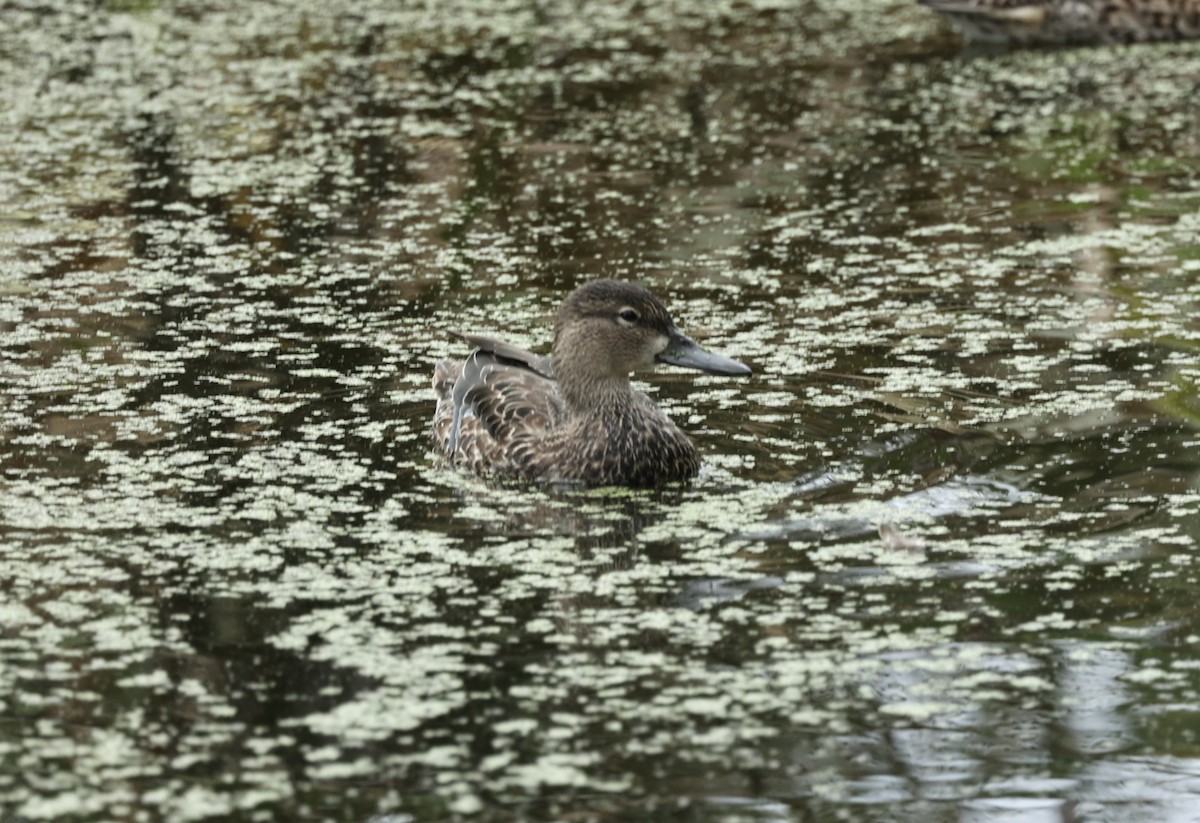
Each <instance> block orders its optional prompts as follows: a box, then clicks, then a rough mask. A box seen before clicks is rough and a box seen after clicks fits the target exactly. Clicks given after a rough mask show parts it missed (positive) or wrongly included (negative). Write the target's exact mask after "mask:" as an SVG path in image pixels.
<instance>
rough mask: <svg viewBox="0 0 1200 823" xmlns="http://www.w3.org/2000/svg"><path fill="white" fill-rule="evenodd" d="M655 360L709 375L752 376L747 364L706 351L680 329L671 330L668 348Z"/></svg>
mask: <svg viewBox="0 0 1200 823" xmlns="http://www.w3.org/2000/svg"><path fill="white" fill-rule="evenodd" d="M655 359H656V360H657V361H658V362H659V363H669V364H671V365H672V366H683V367H684V368H685V369H699V370H700V371H702V372H706V373H708V374H727V375H744V374H750V367H749V366H747V365H746V364H744V363H739V362H738V361H736V360H734V359H732V358H729V357H723V356H722V355H719V354H713V353H712V352H708V351H705V350H704V349H702V348H700V346H699V345H697V344H696V341H695V340H693V339H692V338H690V337H688V336H686V335H685V334H683V333H682V332H680V331H679V329H671V337H670V338H669V342H668V343H667V347H666V348H665V349H663V350H662V351H661V352H659V353H658V356H657V357H656V358H655Z"/></svg>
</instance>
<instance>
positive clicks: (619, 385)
mask: <svg viewBox="0 0 1200 823" xmlns="http://www.w3.org/2000/svg"><path fill="white" fill-rule="evenodd" d="M554 376H555V377H556V378H557V379H558V386H559V389H560V390H561V391H562V395H563V399H564V400H566V401H567V406H568V407H569V408H570V409H571V411H572V412H574V413H575V414H581V415H591V414H596V415H608V414H613V413H618V412H620V411H621V410H623V409H625V408H627V407H628V406H629V405H630V404H631V403H633V401H634V395H633V389H632V388H631V387H630V385H629V377H628V376H627V375H616V376H612V375H607V376H597V375H596V374H594V373H593V374H584V373H581V371H580V370H577V369H573V368H571V364H570V362H569V361H568V362H565V363H563V362H561V361H558V360H556V361H555V363H554Z"/></svg>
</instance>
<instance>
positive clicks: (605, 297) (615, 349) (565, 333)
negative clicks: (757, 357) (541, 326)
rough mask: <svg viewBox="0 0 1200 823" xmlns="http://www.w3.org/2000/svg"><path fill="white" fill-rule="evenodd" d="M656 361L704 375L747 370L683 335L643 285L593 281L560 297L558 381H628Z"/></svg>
mask: <svg viewBox="0 0 1200 823" xmlns="http://www.w3.org/2000/svg"><path fill="white" fill-rule="evenodd" d="M658 363H669V364H671V365H673V366H682V367H684V368H687V369H698V370H699V371H703V372H706V373H708V374H723V375H747V374H750V369H749V368H748V367H747V366H745V365H744V364H742V363H739V362H738V361H736V360H732V359H730V358H728V357H724V356H722V355H719V354H713V353H712V352H708V351H705V350H704V349H702V348H700V346H699V345H697V344H696V341H694V340H692V339H691V338H690V337H687V336H686V335H684V334H683V332H681V331H680V330H679V329H678V328H676V327H675V323H674V321H672V320H671V315H670V313H668V312H667V310H666V307H664V306H663V304H662V303H661V302H659V300H658V298H657V297H655V296H654V295H653V294H651V293H650V292H649V291H648V290H647V289H645V288H643V287H642V286H639V285H636V284H634V283H623V282H620V281H618V280H594V281H592V282H590V283H586V284H584V285H582V286H580V287H579V288H577V289H575V291H573V292H571V293H570V294H569V295H568V296H567V299H566V300H564V301H563V304H562V306H561V307H560V308H559V310H558V321H557V323H556V324H555V328H554V369H555V373H556V374H557V375H558V378H559V381H560V382H563V381H564V378H566V381H567V382H578V383H581V384H585V385H586V383H595V384H601V383H603V382H605V381H608V380H618V381H627V380H628V379H629V373H630V372H633V371H637V370H640V369H651V368H654V366H655V365H656V364H658ZM564 389H568V387H567V386H566V385H564ZM584 390H586V389H584Z"/></svg>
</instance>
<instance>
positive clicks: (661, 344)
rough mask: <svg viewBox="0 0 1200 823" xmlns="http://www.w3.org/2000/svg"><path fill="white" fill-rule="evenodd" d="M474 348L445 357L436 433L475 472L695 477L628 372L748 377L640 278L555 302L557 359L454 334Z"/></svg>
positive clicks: (680, 443) (682, 449)
mask: <svg viewBox="0 0 1200 823" xmlns="http://www.w3.org/2000/svg"><path fill="white" fill-rule="evenodd" d="M455 334H456V336H458V337H461V338H462V339H464V340H466V341H467V342H469V343H471V344H472V345H474V346H475V347H476V349H475V351H473V352H472V353H471V355H470V356H469V357H467V359H466V361H465V362H463V363H447V362H444V361H443V362H441V363H438V364H437V366H436V367H435V369H434V376H433V388H434V392H435V394H436V395H437V409H436V411H435V412H434V419H433V436H434V440H435V442H436V443H437V445H438V447H439V448H440V449H441V451H442V453H444V454H445V455H446V456H447V457H448V458H449V459H450V461H451V462H452V463H454V464H455V465H460V466H466V467H468V468H470V469H471V470H472V471H474V472H476V473H478V474H491V475H499V476H505V477H515V478H520V479H524V480H532V481H550V482H570V483H580V484H584V485H588V486H654V485H659V484H662V483H669V482H672V481H677V480H686V479H688V478H691V477H693V476H695V474H696V472H697V471H699V469H700V455H699V454H698V453H697V451H696V447H695V446H694V445H693V444H692V442H691V440H689V439H688V436H687V435H686V434H684V433H683V431H682V430H681V429H680V428H679V427H678V426H676V425H675V423H673V422H672V421H671V419H670V418H669V417H667V416H666V414H664V413H663V411H662V410H661V409H659V408H658V406H656V405H655V404H654V402H653V401H651V400H650V398H649V397H647V396H646V395H645V394H643V393H642V392H638V391H634V390H633V388H632V387H631V386H630V384H629V374H630V372H632V371H635V370H637V369H643V368H651V367H653V366H654V365H655V364H656V363H670V364H673V365H678V366H684V367H685V368H694V369H699V370H701V371H706V372H709V373H711V374H749V373H750V370H749V369H748V368H746V367H745V366H743V365H742V364H741V363H738V362H737V361H734V360H729V359H728V358H725V357H721V356H719V355H715V354H712V353H709V352H706V351H704V350H702V349H701V348H700V347H699V346H697V345H696V344H695V343H694V342H693V341H692V340H690V339H689V338H687V337H685V336H683V335H682V334H681V333H680V332H679V330H678V329H677V328H675V324H674V323H673V322H672V320H671V316H670V315H669V314H668V313H667V310H666V309H665V308H664V307H663V305H662V303H660V302H659V301H658V299H657V298H656V297H654V295H653V294H651V293H650V292H649V291H647V290H646V289H644V288H642V287H641V286H637V285H634V284H631V283H620V282H617V281H613V280H597V281H594V282H592V283H588V284H586V285H584V286H581V287H580V288H578V289H576V290H575V291H574V292H572V293H571V294H570V295H569V296H568V297H567V299H566V300H565V301H564V302H563V305H562V307H561V308H560V309H559V313H558V322H557V324H556V325H555V334H554V357H553V362H551V361H548V360H547V359H546V358H543V357H539V356H538V355H535V354H532V353H530V352H527V351H525V350H524V349H520V348H517V347H515V346H512V345H509V344H507V343H503V342H500V341H497V340H492V339H490V338H486V337H480V336H477V335H463V334H458V333H457V332H455Z"/></svg>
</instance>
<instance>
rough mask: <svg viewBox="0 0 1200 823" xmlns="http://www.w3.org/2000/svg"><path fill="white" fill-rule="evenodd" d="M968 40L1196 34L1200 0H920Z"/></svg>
mask: <svg viewBox="0 0 1200 823" xmlns="http://www.w3.org/2000/svg"><path fill="white" fill-rule="evenodd" d="M918 2H920V3H921V5H924V6H928V7H929V8H931V9H933V10H934V11H937V12H940V13H941V14H942V15H944V16H945V17H947V18H948V19H949V20H950V22H951V23H953V24H954V25H955V26H956V27H957V28H959V29H960V30H961V31H962V32H963V34H964V35H965V36H966V37H967V39H969V40H974V41H978V42H981V43H992V44H1003V45H1019V46H1027V45H1099V44H1104V43H1137V42H1149V41H1163V40H1189V39H1193V38H1196V37H1200V0H918Z"/></svg>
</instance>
